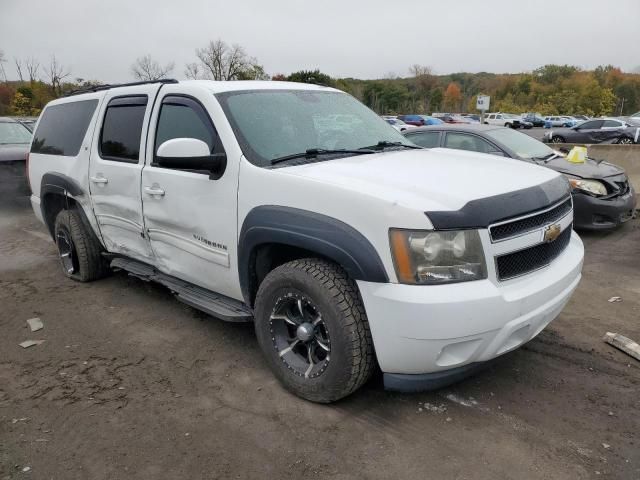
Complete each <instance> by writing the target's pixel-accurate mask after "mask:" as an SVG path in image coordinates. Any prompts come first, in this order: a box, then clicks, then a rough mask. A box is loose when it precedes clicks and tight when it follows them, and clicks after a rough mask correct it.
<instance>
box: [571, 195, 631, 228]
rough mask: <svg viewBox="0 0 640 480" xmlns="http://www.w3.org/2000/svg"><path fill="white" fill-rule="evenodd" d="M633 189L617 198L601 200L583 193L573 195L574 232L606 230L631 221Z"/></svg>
mask: <svg viewBox="0 0 640 480" xmlns="http://www.w3.org/2000/svg"><path fill="white" fill-rule="evenodd" d="M636 203H637V202H636V193H635V191H634V190H633V188H630V189H629V191H628V192H627V193H626V194H624V195H620V196H619V197H613V198H607V199H601V198H597V197H592V196H590V195H587V194H583V193H575V194H574V195H573V222H574V225H575V228H576V230H608V229H611V228H616V227H618V226H620V225H622V224H623V223H625V222H627V221H629V220H631V219H632V218H633V216H634V215H635V209H636Z"/></svg>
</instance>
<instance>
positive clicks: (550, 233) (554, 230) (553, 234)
mask: <svg viewBox="0 0 640 480" xmlns="http://www.w3.org/2000/svg"><path fill="white" fill-rule="evenodd" d="M560 231H561V229H560V224H558V223H556V224H555V225H549V226H548V227H547V228H546V229H545V231H544V241H545V242H547V243H551V242H553V241H554V240H555V239H556V238H558V237H559V236H560Z"/></svg>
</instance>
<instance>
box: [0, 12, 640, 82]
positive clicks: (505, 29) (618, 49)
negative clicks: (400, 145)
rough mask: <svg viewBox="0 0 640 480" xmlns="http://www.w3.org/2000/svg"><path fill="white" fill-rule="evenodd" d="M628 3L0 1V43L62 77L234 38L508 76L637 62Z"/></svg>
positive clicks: (383, 67) (269, 54)
mask: <svg viewBox="0 0 640 480" xmlns="http://www.w3.org/2000/svg"><path fill="white" fill-rule="evenodd" d="M639 31H640V0H616V1H615V2H607V1H605V0H536V1H530V0H519V1H518V0H516V1H513V0H484V1H481V0H446V1H443V0H440V1H433V0H412V1H406V2H401V1H398V0H319V1H315V2H313V1H308V0H224V1H216V0H209V1H206V0H56V1H53V0H0V49H2V50H4V53H5V57H7V58H8V59H9V62H8V63H7V64H5V69H6V71H7V76H8V77H9V78H10V79H16V78H17V74H16V71H15V67H14V65H13V57H14V56H15V57H18V58H24V57H29V56H34V57H37V58H38V59H39V60H40V62H41V63H43V64H44V63H46V62H48V61H49V58H50V56H51V55H52V54H55V55H56V56H57V57H58V59H59V61H60V62H61V63H62V64H63V65H65V66H68V67H70V69H71V71H72V77H71V78H75V77H82V78H85V79H96V80H101V81H106V82H118V81H127V80H131V73H130V65H131V63H132V62H133V61H134V60H135V59H136V57H138V56H142V55H144V54H147V53H149V54H151V55H152V56H153V57H154V58H155V59H157V60H159V61H160V62H162V63H165V62H170V61H174V62H175V63H176V69H175V70H174V72H173V76H174V77H176V78H183V77H184V73H183V71H184V64H185V63H187V62H192V61H194V60H195V54H194V50H195V49H196V48H197V47H202V46H204V45H205V44H206V43H207V42H208V41H209V40H211V39H217V38H221V39H223V40H225V41H226V42H228V43H239V44H241V45H242V46H244V47H245V49H246V50H247V52H248V53H249V54H250V55H252V56H255V57H256V58H257V59H258V61H259V63H261V64H262V65H264V67H265V69H266V71H267V72H268V73H270V74H274V73H285V74H287V73H290V72H292V71H296V70H300V69H316V68H319V69H320V70H322V71H323V72H326V73H328V74H330V75H331V76H335V77H357V78H381V77H384V76H386V75H387V74H388V73H390V72H393V73H395V74H397V75H401V76H406V75H407V74H408V72H407V70H408V67H409V66H410V65H412V64H415V63H418V64H422V65H429V66H431V67H432V68H433V70H434V71H435V73H438V74H443V73H451V72H458V71H468V72H478V71H488V72H520V71H528V70H532V69H534V68H536V67H539V66H541V65H544V64H548V63H560V64H564V63H569V64H573V65H578V66H581V67H583V68H593V67H595V66H597V65H600V64H613V65H616V66H619V67H621V68H622V69H623V70H625V71H631V70H633V69H636V68H638V67H639V66H640V54H639V53H638V51H639V50H638V47H639V46H640V37H639Z"/></svg>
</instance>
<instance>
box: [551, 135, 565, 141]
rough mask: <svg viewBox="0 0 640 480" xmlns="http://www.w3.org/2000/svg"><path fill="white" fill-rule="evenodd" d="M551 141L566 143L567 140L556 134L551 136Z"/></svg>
mask: <svg viewBox="0 0 640 480" xmlns="http://www.w3.org/2000/svg"><path fill="white" fill-rule="evenodd" d="M551 143H565V141H564V138H562V137H561V136H560V135H554V136H553V137H551Z"/></svg>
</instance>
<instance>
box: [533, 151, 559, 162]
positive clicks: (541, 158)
mask: <svg viewBox="0 0 640 480" xmlns="http://www.w3.org/2000/svg"><path fill="white" fill-rule="evenodd" d="M559 156H560V155H558V154H557V153H556V152H551V153H550V154H549V155H545V156H544V157H533V159H534V160H542V161H543V162H544V163H547V162H550V161H551V160H553V159H554V158H557V157H559Z"/></svg>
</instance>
